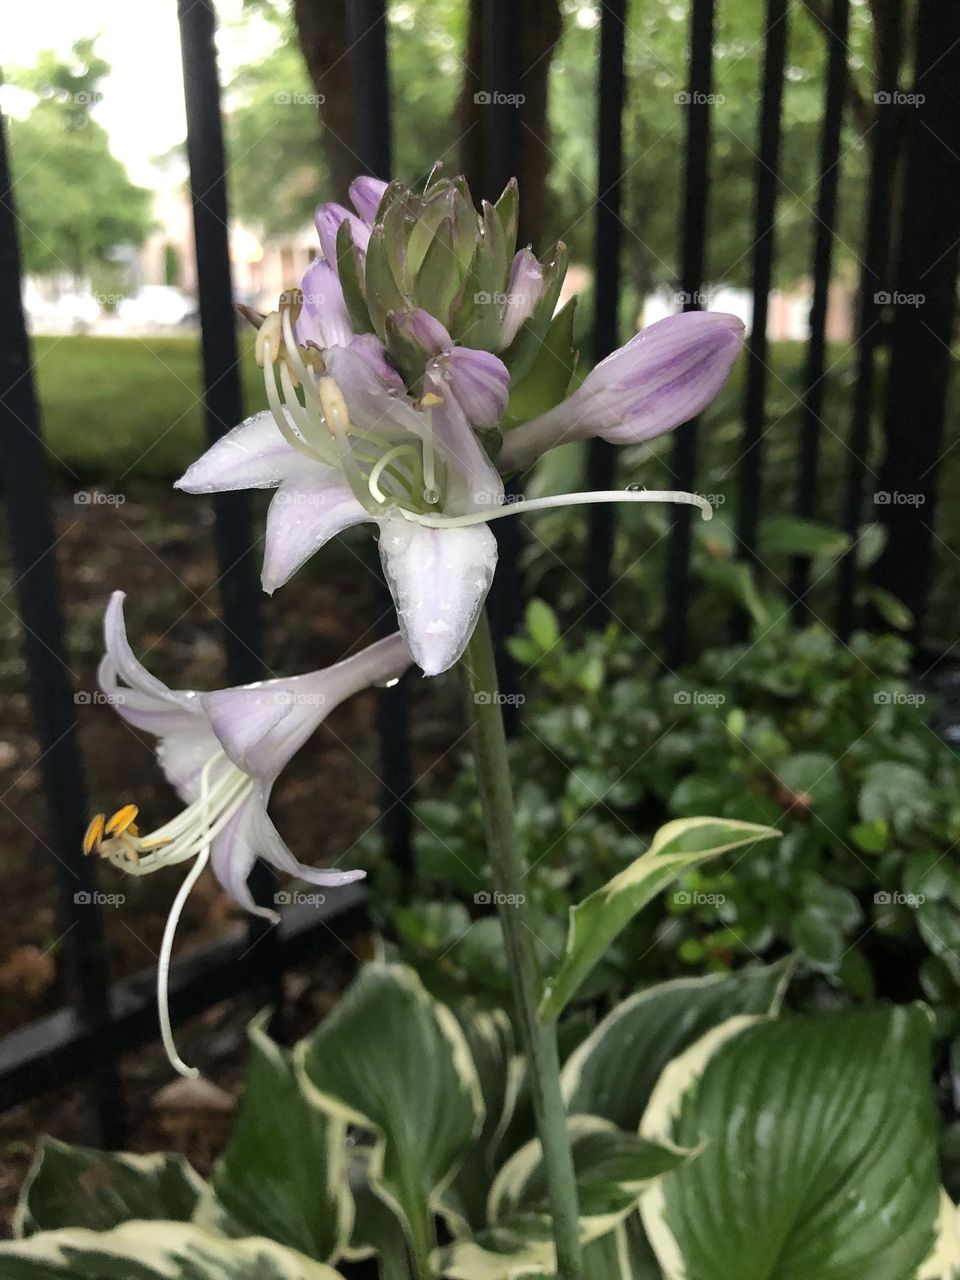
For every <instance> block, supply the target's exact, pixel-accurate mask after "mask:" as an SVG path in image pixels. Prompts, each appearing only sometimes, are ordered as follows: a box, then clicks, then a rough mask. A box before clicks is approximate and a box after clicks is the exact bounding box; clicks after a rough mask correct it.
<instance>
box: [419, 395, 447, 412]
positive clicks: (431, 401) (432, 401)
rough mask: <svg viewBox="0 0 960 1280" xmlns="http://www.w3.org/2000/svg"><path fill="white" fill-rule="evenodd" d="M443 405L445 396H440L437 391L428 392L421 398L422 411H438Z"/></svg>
mask: <svg viewBox="0 0 960 1280" xmlns="http://www.w3.org/2000/svg"><path fill="white" fill-rule="evenodd" d="M442 404H443V396H438V395H437V393H436V392H435V391H427V392H426V393H425V394H424V395H422V396H421V397H420V408H421V409H436V408H438V407H439V406H440V405H442Z"/></svg>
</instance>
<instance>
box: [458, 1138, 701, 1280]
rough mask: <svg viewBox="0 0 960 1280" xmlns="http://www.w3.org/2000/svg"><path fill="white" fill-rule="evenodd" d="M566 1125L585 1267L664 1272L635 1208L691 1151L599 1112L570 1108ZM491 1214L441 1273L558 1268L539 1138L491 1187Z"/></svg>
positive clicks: (637, 1275)
mask: <svg viewBox="0 0 960 1280" xmlns="http://www.w3.org/2000/svg"><path fill="white" fill-rule="evenodd" d="M567 1127H568V1132H569V1134H570V1145H571V1149H572V1152H573V1163H574V1168H575V1170H576V1175H577V1191H578V1194H579V1200H580V1210H581V1238H582V1240H583V1242H584V1245H585V1249H584V1275H585V1276H587V1277H591V1278H592V1280H600V1277H603V1280H619V1277H620V1276H621V1275H623V1276H625V1277H629V1280H647V1278H648V1277H649V1278H650V1280H653V1277H657V1280H659V1276H658V1272H657V1271H656V1270H651V1269H650V1267H651V1257H652V1255H651V1253H650V1250H649V1247H648V1246H647V1245H646V1241H645V1240H644V1239H643V1230H642V1228H641V1227H640V1223H639V1219H637V1217H636V1214H635V1213H634V1212H633V1211H634V1208H635V1206H636V1204H637V1201H638V1200H639V1198H640V1195H641V1194H642V1192H643V1190H644V1189H645V1188H646V1187H649V1186H650V1184H651V1182H652V1181H654V1180H655V1179H657V1178H661V1177H662V1176H663V1175H664V1173H666V1172H668V1171H669V1170H670V1169H675V1168H676V1167H677V1166H678V1165H679V1164H680V1163H682V1161H683V1160H685V1159H686V1157H687V1155H688V1154H689V1153H688V1152H685V1151H679V1150H673V1149H667V1148H665V1147H663V1146H659V1145H657V1144H655V1143H650V1142H647V1141H646V1140H644V1139H643V1138H640V1137H638V1136H637V1135H636V1134H633V1133H623V1132H621V1131H620V1130H619V1129H617V1128H616V1126H615V1125H612V1124H609V1123H608V1122H607V1121H605V1120H600V1119H598V1118H597V1117H596V1116H571V1117H570V1119H569V1120H568V1122H567ZM489 1219H490V1225H489V1226H488V1227H487V1229H486V1230H483V1231H479V1232H478V1233H477V1235H476V1237H475V1239H473V1240H470V1241H459V1242H458V1243H456V1244H453V1245H451V1246H449V1247H448V1248H447V1249H443V1250H441V1251H440V1252H439V1254H438V1255H437V1263H438V1266H439V1267H440V1269H441V1271H442V1273H443V1275H445V1276H449V1277H451V1278H453V1280H520V1277H523V1276H533V1275H545V1276H553V1275H554V1274H555V1272H556V1267H557V1260H556V1252H555V1250H554V1246H553V1241H552V1239H551V1215H550V1205H549V1198H548V1191H547V1180H546V1170H545V1168H544V1164H543V1158H542V1152H541V1147H540V1142H539V1140H535V1141H533V1142H530V1143H528V1144H527V1145H526V1146H525V1147H521V1149H520V1150H519V1151H518V1152H516V1154H515V1155H513V1156H512V1157H511V1158H510V1159H509V1160H508V1161H507V1163H506V1164H505V1165H504V1167H503V1168H502V1169H501V1171H500V1173H499V1174H498V1175H497V1179H496V1182H495V1183H494V1185H493V1189H492V1190H491V1192H490V1205H489ZM631 1219H633V1220H634V1224H635V1225H633V1224H631V1221H630V1220H631ZM628 1258H629V1259H635V1260H636V1262H637V1266H636V1268H634V1269H628V1270H624V1267H629V1266H630V1263H629V1262H627V1261H626V1259H628ZM642 1260H645V1269H642V1267H641V1261H642ZM617 1268H619V1269H617Z"/></svg>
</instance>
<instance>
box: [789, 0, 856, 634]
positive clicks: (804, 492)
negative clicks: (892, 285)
mask: <svg viewBox="0 0 960 1280" xmlns="http://www.w3.org/2000/svg"><path fill="white" fill-rule="evenodd" d="M849 22H850V0H833V5H832V8H831V11H830V25H829V27H827V28H826V29H825V32H824V34H825V36H826V39H827V48H828V54H827V81H826V89H825V92H824V100H823V129H822V131H821V134H820V183H819V189H818V194H817V208H816V215H815V217H816V227H815V230H814V246H813V300H812V302H811V305H810V340H809V342H808V344H807V359H806V366H805V369H804V375H803V405H802V409H801V414H800V466H799V472H798V475H797V496H796V512H797V515H798V516H800V517H802V518H803V519H811V518H812V517H813V516H814V515H815V514H816V506H817V488H818V485H819V480H820V424H821V421H822V419H823V392H824V386H823V379H824V373H825V370H826V352H827V308H828V305H829V301H830V277H831V274H832V271H833V240H834V226H835V223H836V218H837V191H838V188H839V184H840V139H841V134H842V132H843V103H844V97H845V95H846V91H847V33H848V29H849ZM809 581H810V560H809V557H806V556H801V557H798V558H797V559H796V560H795V561H794V564H793V567H792V572H791V580H790V590H791V594H792V596H793V604H794V608H795V609H796V610H797V612H798V613H799V612H800V611H801V610H802V608H803V603H804V597H805V595H806V592H807V587H808V584H809Z"/></svg>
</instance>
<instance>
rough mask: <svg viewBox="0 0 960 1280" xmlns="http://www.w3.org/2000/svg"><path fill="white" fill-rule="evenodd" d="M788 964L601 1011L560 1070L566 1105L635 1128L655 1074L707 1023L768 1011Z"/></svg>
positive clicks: (685, 984) (677, 986)
mask: <svg viewBox="0 0 960 1280" xmlns="http://www.w3.org/2000/svg"><path fill="white" fill-rule="evenodd" d="M792 967H793V962H792V961H790V960H781V961H780V962H779V963H777V964H774V965H768V966H766V967H760V966H757V967H755V968H751V969H741V970H740V971H739V972H738V973H731V974H717V975H713V976H711V977H708V978H678V979H676V980H675V981H673V982H664V983H662V984H661V985H659V986H656V987H650V988H648V989H647V990H646V991H638V992H637V994H636V995H633V996H630V997H628V999H626V1000H624V1001H623V1002H622V1003H621V1004H619V1005H617V1007H616V1008H615V1009H614V1010H613V1012H612V1013H610V1014H608V1016H607V1017H606V1018H604V1019H603V1021H602V1022H601V1023H600V1024H599V1025H598V1026H597V1027H596V1028H595V1030H594V1031H593V1032H592V1033H591V1034H590V1035H589V1036H588V1037H587V1039H586V1040H585V1041H584V1042H583V1043H582V1044H581V1045H580V1047H579V1048H578V1049H576V1050H575V1051H574V1053H573V1054H571V1056H570V1058H569V1059H568V1060H567V1063H566V1065H565V1066H564V1068H563V1079H562V1085H563V1095H564V1098H565V1100H566V1103H567V1110H568V1111H569V1112H570V1113H571V1114H573V1113H579V1114H582V1115H593V1116H603V1117H604V1119H606V1120H611V1121H612V1122H613V1123H614V1124H615V1125H617V1126H618V1127H619V1128H620V1129H627V1130H636V1129H637V1127H638V1126H639V1124H640V1120H641V1118H642V1117H643V1113H644V1111H646V1108H647V1103H648V1102H649V1101H650V1095H651V1093H652V1092H653V1088H654V1086H655V1085H656V1083H657V1081H658V1080H659V1078H660V1073H661V1072H662V1071H663V1069H664V1068H665V1067H666V1065H667V1064H668V1063H669V1062H670V1060H671V1059H672V1058H675V1057H677V1056H678V1054H680V1053H682V1052H683V1051H684V1050H685V1049H687V1048H689V1046H690V1045H691V1044H693V1043H694V1041H696V1040H699V1039H700V1037H701V1036H702V1035H704V1034H705V1032H707V1031H709V1030H710V1028H711V1027H715V1026H717V1025H718V1024H719V1023H721V1022H724V1021H726V1019H727V1018H731V1017H733V1016H734V1015H735V1014H738V1013H748V1014H750V1013H752V1014H767V1013H770V1014H773V1013H776V1012H777V1010H778V1009H779V1006H780V1001H781V1000H782V998H783V993H784V990H785V989H786V985H787V982H788V981H789V977H790V973H791V970H792Z"/></svg>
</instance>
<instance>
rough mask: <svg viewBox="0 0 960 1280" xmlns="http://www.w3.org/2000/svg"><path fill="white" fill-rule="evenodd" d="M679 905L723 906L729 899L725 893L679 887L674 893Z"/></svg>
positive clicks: (675, 900) (674, 899)
mask: <svg viewBox="0 0 960 1280" xmlns="http://www.w3.org/2000/svg"><path fill="white" fill-rule="evenodd" d="M672 898H673V903H674V905H675V906H678V907H722V906H723V904H724V903H725V902H726V900H727V895H726V894H725V893H701V892H700V891H699V890H692V889H678V890H677V892H676V893H674V894H673V895H672Z"/></svg>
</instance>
